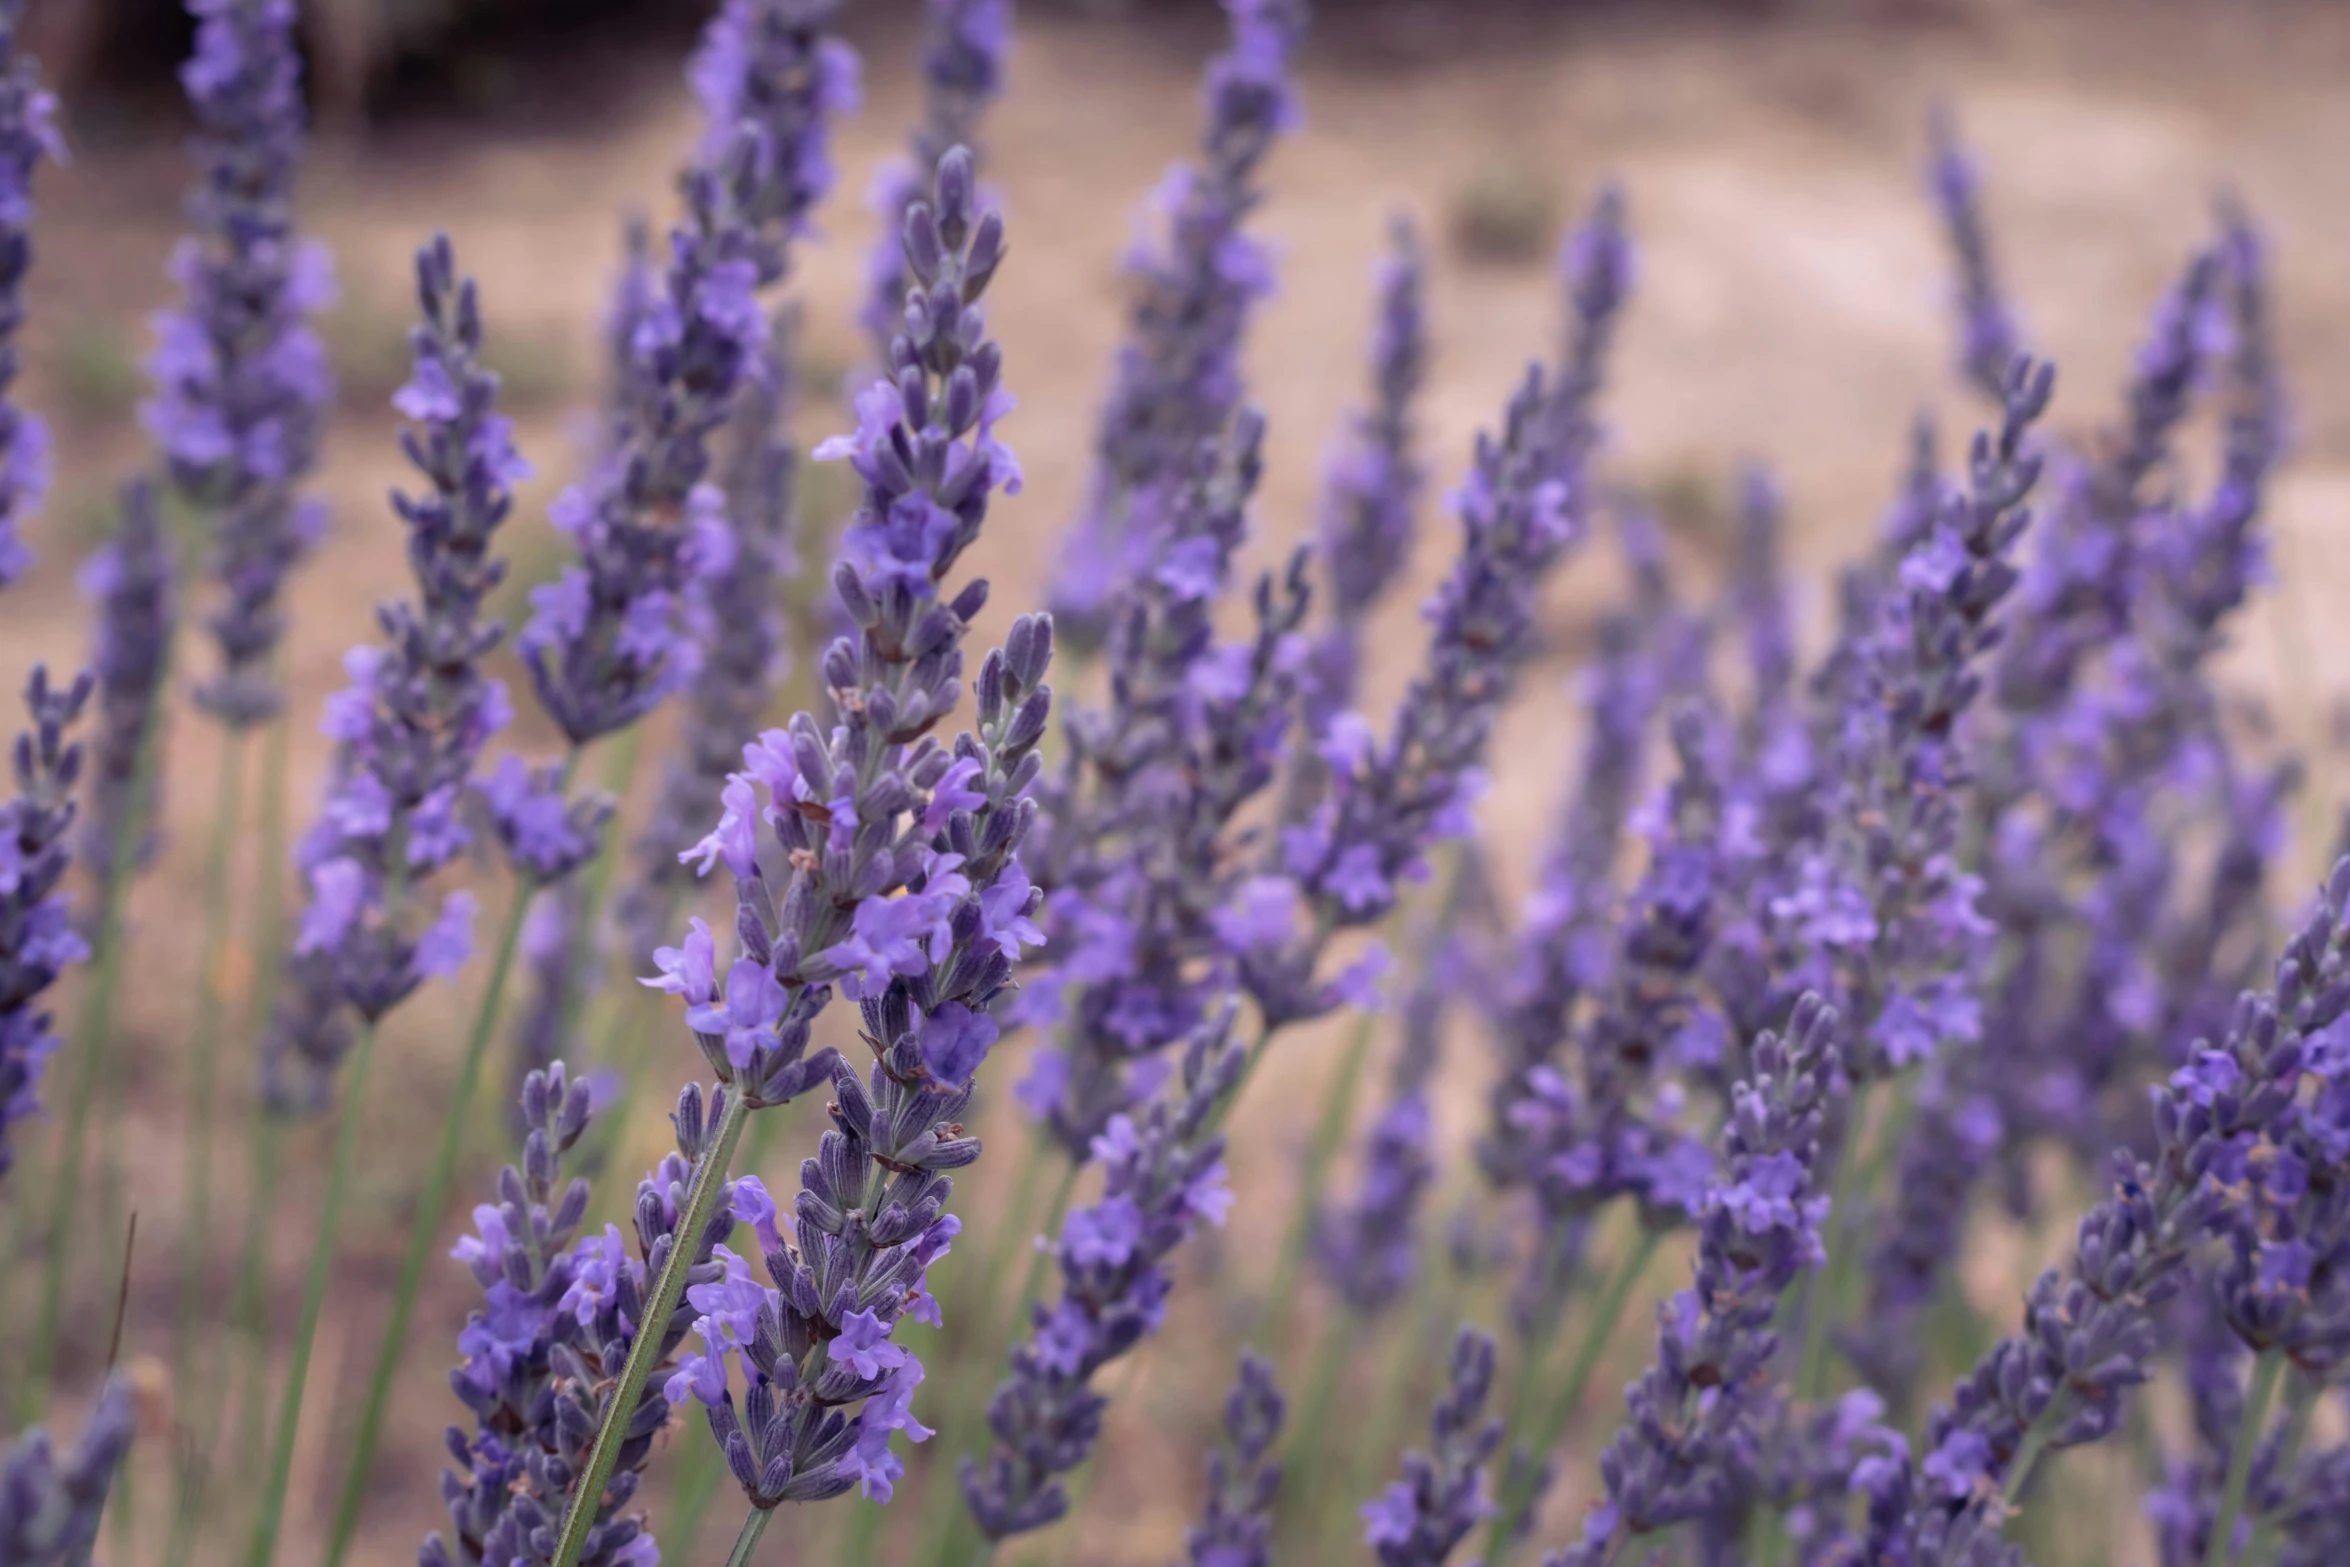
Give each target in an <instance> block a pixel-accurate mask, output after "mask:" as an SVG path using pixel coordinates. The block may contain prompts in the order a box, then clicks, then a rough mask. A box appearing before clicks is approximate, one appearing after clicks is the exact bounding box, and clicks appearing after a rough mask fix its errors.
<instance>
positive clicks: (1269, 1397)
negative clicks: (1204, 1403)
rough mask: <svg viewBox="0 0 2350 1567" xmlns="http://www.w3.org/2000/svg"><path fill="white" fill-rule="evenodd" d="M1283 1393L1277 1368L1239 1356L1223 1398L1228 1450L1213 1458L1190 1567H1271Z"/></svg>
mask: <svg viewBox="0 0 2350 1567" xmlns="http://www.w3.org/2000/svg"><path fill="white" fill-rule="evenodd" d="M1281 1416H1282V1401H1281V1389H1280V1387H1279V1386H1278V1385H1277V1384H1276V1383H1275V1382H1274V1380H1273V1363H1272V1362H1271V1361H1269V1360H1267V1359H1265V1358H1264V1357H1263V1356H1262V1355H1259V1354H1257V1353H1256V1352H1255V1351H1253V1350H1245V1349H1244V1350H1242V1351H1241V1352H1240V1372H1239V1375H1238V1376H1237V1377H1236V1378H1235V1379H1234V1380H1233V1383H1232V1392H1231V1394H1230V1396H1228V1397H1227V1398H1226V1399H1225V1400H1224V1438H1225V1440H1224V1445H1223V1446H1221V1447H1219V1448H1217V1449H1216V1450H1215V1451H1214V1452H1212V1453H1210V1454H1209V1455H1208V1500H1207V1505H1206V1506H1205V1507H1204V1508H1203V1509H1202V1510H1201V1513H1200V1521H1199V1522H1198V1523H1196V1524H1193V1525H1192V1526H1191V1529H1190V1530H1189V1532H1187V1533H1186V1534H1185V1535H1184V1537H1183V1559H1184V1561H1185V1563H1186V1564H1187V1567H1272V1562H1273V1498H1274V1496H1275V1495H1276V1494H1277V1493H1278V1492H1279V1491H1280V1489H1281V1461H1280V1460H1279V1459H1277V1458H1275V1457H1274V1456H1273V1442H1274V1439H1275V1438H1277V1437H1278V1436H1280V1434H1281Z"/></svg>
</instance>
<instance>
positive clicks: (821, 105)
mask: <svg viewBox="0 0 2350 1567" xmlns="http://www.w3.org/2000/svg"><path fill="white" fill-rule="evenodd" d="M839 12H840V0H726V4H725V5H724V6H722V7H721V8H720V10H719V12H718V14H717V15H716V16H714V17H712V18H711V19H710V25H709V27H708V28H707V29H706V30H705V31H704V32H703V35H702V47H701V49H700V50H699V52H697V53H696V54H695V56H694V63H693V69H692V73H691V74H692V78H693V86H694V95H695V96H696V97H697V98H699V99H700V100H701V104H702V111H703V115H704V117H705V121H706V124H707V129H706V130H705V132H704V134H703V139H702V146H701V149H700V153H699V158H698V162H699V164H700V166H701V169H702V170H703V171H704V172H707V173H720V172H721V171H725V170H726V169H727V168H728V166H729V165H730V164H738V163H739V165H740V166H739V167H738V168H737V169H736V170H735V174H734V177H733V178H731V179H730V180H729V182H728V183H729V184H730V186H731V189H730V190H729V192H728V196H729V207H730V211H729V213H728V221H729V222H731V223H734V224H739V225H741V226H742V228H743V230H744V231H745V233H746V235H747V238H748V246H747V253H748V255H749V257H750V259H751V260H752V262H753V265H754V267H755V269H756V277H757V281H758V284H759V286H760V287H762V288H764V287H766V286H767V285H769V284H771V283H774V282H776V281H777V280H778V279H780V278H782V277H783V275H784V274H785V273H786V272H787V271H788V270H789V268H790V261H791V249H790V247H791V244H792V242H793V241H794V240H797V239H800V238H802V237H803V236H805V235H806V234H807V233H808V230H809V224H808V215H809V213H811V212H813V211H814V210H815V209H816V206H817V204H818V203H819V202H821V201H823V199H824V198H825V196H826V195H827V194H828V193H829V192H830V191H831V189H832V186H833V181H834V179H835V178H836V175H835V173H834V171H833V167H832V124H833V122H834V121H835V120H836V119H838V118H839V117H840V116H842V115H845V114H850V113H853V112H855V110H856V107H857V103H858V98H859V95H860V84H859V80H858V77H859V69H860V68H859V65H858V61H857V53H856V51H855V50H853V49H851V48H850V47H849V46H848V45H847V44H845V43H843V42H842V41H841V40H839V39H837V38H833V37H830V36H828V35H827V32H826V29H828V28H829V27H830V26H831V25H832V23H833V20H834V18H835V17H836V16H837V15H838V14H839ZM746 137H747V138H748V143H749V145H748V146H747V147H746V146H745V144H744V143H745V138H746ZM946 151H947V149H946V148H945V147H941V148H940V149H939V155H940V156H944V155H945V153H946ZM692 183H693V176H690V175H689V177H688V185H689V191H690V186H691V184H692ZM689 199H691V197H690V195H689ZM639 353H640V354H641V353H642V350H641V349H640V350H639Z"/></svg>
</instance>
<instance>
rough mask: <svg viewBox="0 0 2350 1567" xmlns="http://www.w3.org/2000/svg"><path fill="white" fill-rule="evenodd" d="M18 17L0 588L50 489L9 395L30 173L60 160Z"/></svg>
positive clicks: (4, 65) (8, 61)
mask: <svg viewBox="0 0 2350 1567" xmlns="http://www.w3.org/2000/svg"><path fill="white" fill-rule="evenodd" d="M23 13H24V0H6V3H5V4H0V588H4V587H6V586H8V584H10V583H11V582H14V581H15V580H16V579H17V578H18V577H20V576H22V575H24V573H25V570H26V568H27V567H29V566H31V565H32V562H33V555H32V551H31V550H30V549H28V548H27V547H26V545H25V542H24V540H23V539H22V538H21V537H20V536H19V530H20V529H21V528H22V527H23V525H24V521H25V519H26V518H27V517H29V516H30V515H31V514H32V513H33V512H35V511H37V510H39V509H40V505H41V499H42V497H43V496H44V495H46V494H47V493H48V489H49V430H48V427H47V426H46V425H44V424H42V423H41V421H40V420H38V419H36V418H34V417H33V416H32V415H31V414H29V413H26V412H25V411H24V410H22V409H20V408H18V407H17V406H16V404H15V403H14V402H12V401H10V400H9V396H8V393H9V389H10V388H11V387H12V386H13V385H14V383H15V381H16V371H17V354H16V332H17V328H18V327H19V326H21V325H22V324H23V322H24V284H25V275H26V273H27V272H29V271H30V270H31V267H32V260H33V242H32V226H33V170H34V168H35V167H36V166H38V165H39V163H40V162H41V160H42V159H43V158H50V159H57V160H62V159H63V158H64V156H65V144H64V143H63V142H62V141H60V140H59V139H58V136H57V126H56V119H57V100H56V99H55V98H54V97H52V96H50V95H49V94H48V93H47V92H44V91H43V90H42V89H41V86H40V83H39V78H38V77H37V75H36V74H35V72H34V69H33V62H32V61H31V60H29V59H27V58H25V57H24V56H23V55H21V54H19V53H18V52H17V43H18V38H17V34H18V32H19V30H20V29H21V28H22V26H23Z"/></svg>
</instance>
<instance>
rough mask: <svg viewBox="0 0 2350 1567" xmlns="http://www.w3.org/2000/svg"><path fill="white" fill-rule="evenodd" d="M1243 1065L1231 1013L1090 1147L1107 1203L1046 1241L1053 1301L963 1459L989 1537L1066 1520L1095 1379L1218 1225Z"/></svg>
mask: <svg viewBox="0 0 2350 1567" xmlns="http://www.w3.org/2000/svg"><path fill="white" fill-rule="evenodd" d="M1242 1059H1243V1051H1242V1050H1241V1048H1240V1046H1239V1044H1238V1043H1237V1042H1236V1041H1234V1040H1233V1038H1232V1009H1231V1008H1229V1007H1227V1008H1226V1009H1225V1011H1224V1013H1223V1014H1222V1015H1221V1016H1220V1017H1219V1018H1218V1019H1216V1020H1215V1021H1214V1022H1212V1023H1210V1024H1209V1025H1208V1026H1206V1027H1204V1028H1202V1029H1201V1030H1200V1031H1199V1032H1198V1033H1196V1034H1194V1035H1193V1036H1192V1038H1191V1041H1190V1043H1189V1044H1188V1045H1187V1046H1186V1048H1185V1051H1184V1059H1183V1069H1182V1077H1181V1080H1180V1081H1179V1082H1178V1083H1177V1084H1174V1085H1171V1086H1170V1088H1169V1090H1168V1092H1166V1093H1165V1094H1162V1095H1161V1096H1160V1097H1159V1098H1158V1099H1157V1100H1155V1101H1153V1102H1152V1103H1151V1105H1150V1106H1149V1107H1148V1108H1147V1110H1145V1111H1144V1112H1143V1113H1142V1114H1141V1115H1140V1116H1139V1117H1134V1116H1126V1115H1120V1116H1118V1117H1116V1118H1114V1119H1113V1120H1112V1121H1111V1122H1110V1125H1109V1129H1108V1130H1107V1131H1105V1132H1104V1133H1103V1134H1102V1135H1101V1137H1100V1138H1099V1139H1098V1140H1097V1143H1096V1146H1095V1148H1094V1149H1093V1157H1094V1158H1095V1159H1096V1160H1097V1161H1098V1162H1099V1163H1100V1164H1101V1166H1102V1194H1101V1197H1100V1199H1099V1200H1098V1201H1096V1202H1094V1203H1092V1204H1090V1205H1088V1206H1086V1207H1082V1208H1078V1209H1076V1210H1075V1211H1074V1212H1072V1213H1071V1214H1070V1215H1069V1216H1068V1218H1067V1219H1066V1220H1065V1221H1064V1222H1063V1224H1062V1227H1061V1234H1060V1236H1059V1238H1058V1240H1057V1242H1056V1243H1055V1246H1054V1261H1055V1262H1056V1263H1057V1265H1058V1266H1059V1269H1060V1275H1061V1288H1060V1293H1059V1296H1058V1298H1056V1299H1054V1300H1052V1301H1050V1302H1046V1303H1039V1304H1038V1305H1036V1306H1035V1307H1033V1308H1032V1315H1031V1317H1030V1321H1029V1331H1028V1337H1027V1338H1026V1339H1024V1340H1023V1341H1022V1342H1021V1343H1019V1344H1018V1345H1016V1346H1015V1347H1014V1348H1013V1350H1012V1370H1011V1375H1010V1376H1008V1377H1006V1378H1005V1379H1004V1380H1003V1381H1002V1382H1001V1383H999V1384H998V1385H997V1387H996V1390H995V1395H994V1397H992V1398H990V1399H989V1400H988V1405H987V1424H988V1429H989V1430H990V1431H992V1432H993V1433H994V1435H995V1442H994V1444H993V1446H992V1448H991V1449H990V1451H989V1453H988V1455H987V1457H986V1458H985V1459H984V1460H980V1459H972V1458H968V1457H966V1458H965V1459H964V1460H963V1463H962V1482H963V1497H964V1500H965V1502H966V1503H967V1504H968V1506H969V1508H970V1511H971V1517H972V1519H973V1520H974V1521H975V1522H976V1523H977V1524H978V1525H979V1530H980V1532H981V1533H982V1534H984V1535H985V1536H987V1538H988V1539H990V1540H1002V1539H1005V1538H1007V1537H1008V1536H1011V1535H1015V1534H1024V1533H1027V1532H1028V1531H1030V1530H1034V1529H1041V1528H1043V1527H1044V1526H1045V1525H1047V1524H1049V1523H1053V1522H1055V1521H1056V1520H1058V1519H1059V1518H1061V1517H1062V1516H1063V1515H1064V1514H1066V1513H1067V1512H1068V1510H1069V1497H1068V1491H1067V1488H1066V1486H1065V1485H1064V1483H1063V1481H1062V1478H1061V1477H1062V1476H1064V1475H1067V1474H1069V1473H1071V1472H1072V1471H1074V1470H1075V1469H1077V1468H1078V1466H1079V1465H1081V1464H1083V1463H1084V1462H1085V1460H1086V1457H1087V1456H1088V1455H1089V1454H1090V1453H1091V1452H1092V1451H1093V1446H1094V1443H1095V1442H1096V1441H1098V1440H1099V1439H1100V1437H1101V1427H1102V1412H1103V1410H1105V1409H1106V1408H1107V1407H1108V1406H1109V1400H1108V1399H1107V1398H1105V1397H1104V1396H1103V1395H1102V1394H1100V1393H1098V1392H1096V1391H1095V1390H1094V1388H1093V1385H1092V1383H1093V1378H1094V1376H1095V1375H1096V1374H1097V1373H1098V1372H1099V1371H1100V1370H1101V1369H1102V1368H1103V1367H1104V1366H1106V1365H1108V1364H1109V1363H1110V1362H1111V1361H1113V1360H1115V1359H1117V1358H1119V1357H1120V1356H1122V1355H1125V1354H1127V1353H1129V1352H1131V1351H1132V1350H1133V1349H1134V1348H1135V1347H1136V1346H1137V1345H1139V1344H1141V1343H1142V1342H1143V1341H1144V1340H1146V1339H1148V1338H1150V1337H1151V1336H1152V1335H1153V1334H1155V1333H1157V1332H1158V1330H1159V1325H1160V1323H1161V1322H1162V1321H1163V1320H1164V1317H1165V1312H1166V1303H1167V1296H1168V1295H1169V1293H1170V1292H1172V1290H1173V1289H1174V1287H1175V1281H1174V1277H1173V1275H1172V1273H1171V1272H1170V1271H1169V1259H1170V1257H1171V1256H1172V1254H1173V1253H1174V1251H1175V1249H1176V1247H1178V1246H1180V1245H1181V1244H1182V1243H1183V1241H1184V1240H1185V1239H1186V1238H1188V1237H1189V1236H1190V1235H1191V1234H1192V1233H1193V1232H1194V1231H1196V1230H1197V1229H1198V1228H1199V1227H1200V1226H1201V1225H1203V1224H1219V1223H1222V1222H1223V1219H1224V1215H1225V1212H1226V1211H1227V1210H1228V1209H1229V1208H1230V1206H1231V1203H1232V1193H1231V1191H1230V1190H1229V1188H1227V1187H1226V1185H1225V1182H1224V1139H1223V1138H1222V1136H1220V1135H1219V1134H1217V1133H1216V1132H1215V1131H1214V1130H1213V1127H1212V1121H1213V1118H1214V1116H1215V1114H1216V1111H1217V1109H1218V1107H1219V1106H1220V1105H1221V1104H1222V1103H1223V1101H1224V1099H1225V1098H1226V1096H1227V1095H1229V1094H1230V1093H1231V1091H1232V1089H1233V1088H1234V1086H1235V1085H1236V1084H1237V1083H1238V1082H1239V1078H1240V1072H1241V1062H1242Z"/></svg>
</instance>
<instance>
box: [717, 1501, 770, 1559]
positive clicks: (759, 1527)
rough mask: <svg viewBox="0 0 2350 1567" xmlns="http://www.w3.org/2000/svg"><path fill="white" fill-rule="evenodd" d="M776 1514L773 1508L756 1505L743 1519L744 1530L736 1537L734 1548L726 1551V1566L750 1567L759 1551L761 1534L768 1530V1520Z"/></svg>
mask: <svg viewBox="0 0 2350 1567" xmlns="http://www.w3.org/2000/svg"><path fill="white" fill-rule="evenodd" d="M773 1516H774V1513H773V1511H772V1510H771V1509H769V1508H765V1507H754V1508H752V1509H751V1515H750V1516H749V1517H748V1518H745V1519H744V1520H743V1527H742V1532H741V1533H740V1534H738V1535H736V1536H735V1537H734V1549H733V1550H731V1551H728V1552H727V1553H726V1567H750V1562H751V1558H752V1557H753V1556H755V1555H757V1554H758V1552H759V1536H761V1535H763V1534H765V1533H766V1532H767V1520H768V1519H769V1518H771V1517H773Z"/></svg>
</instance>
